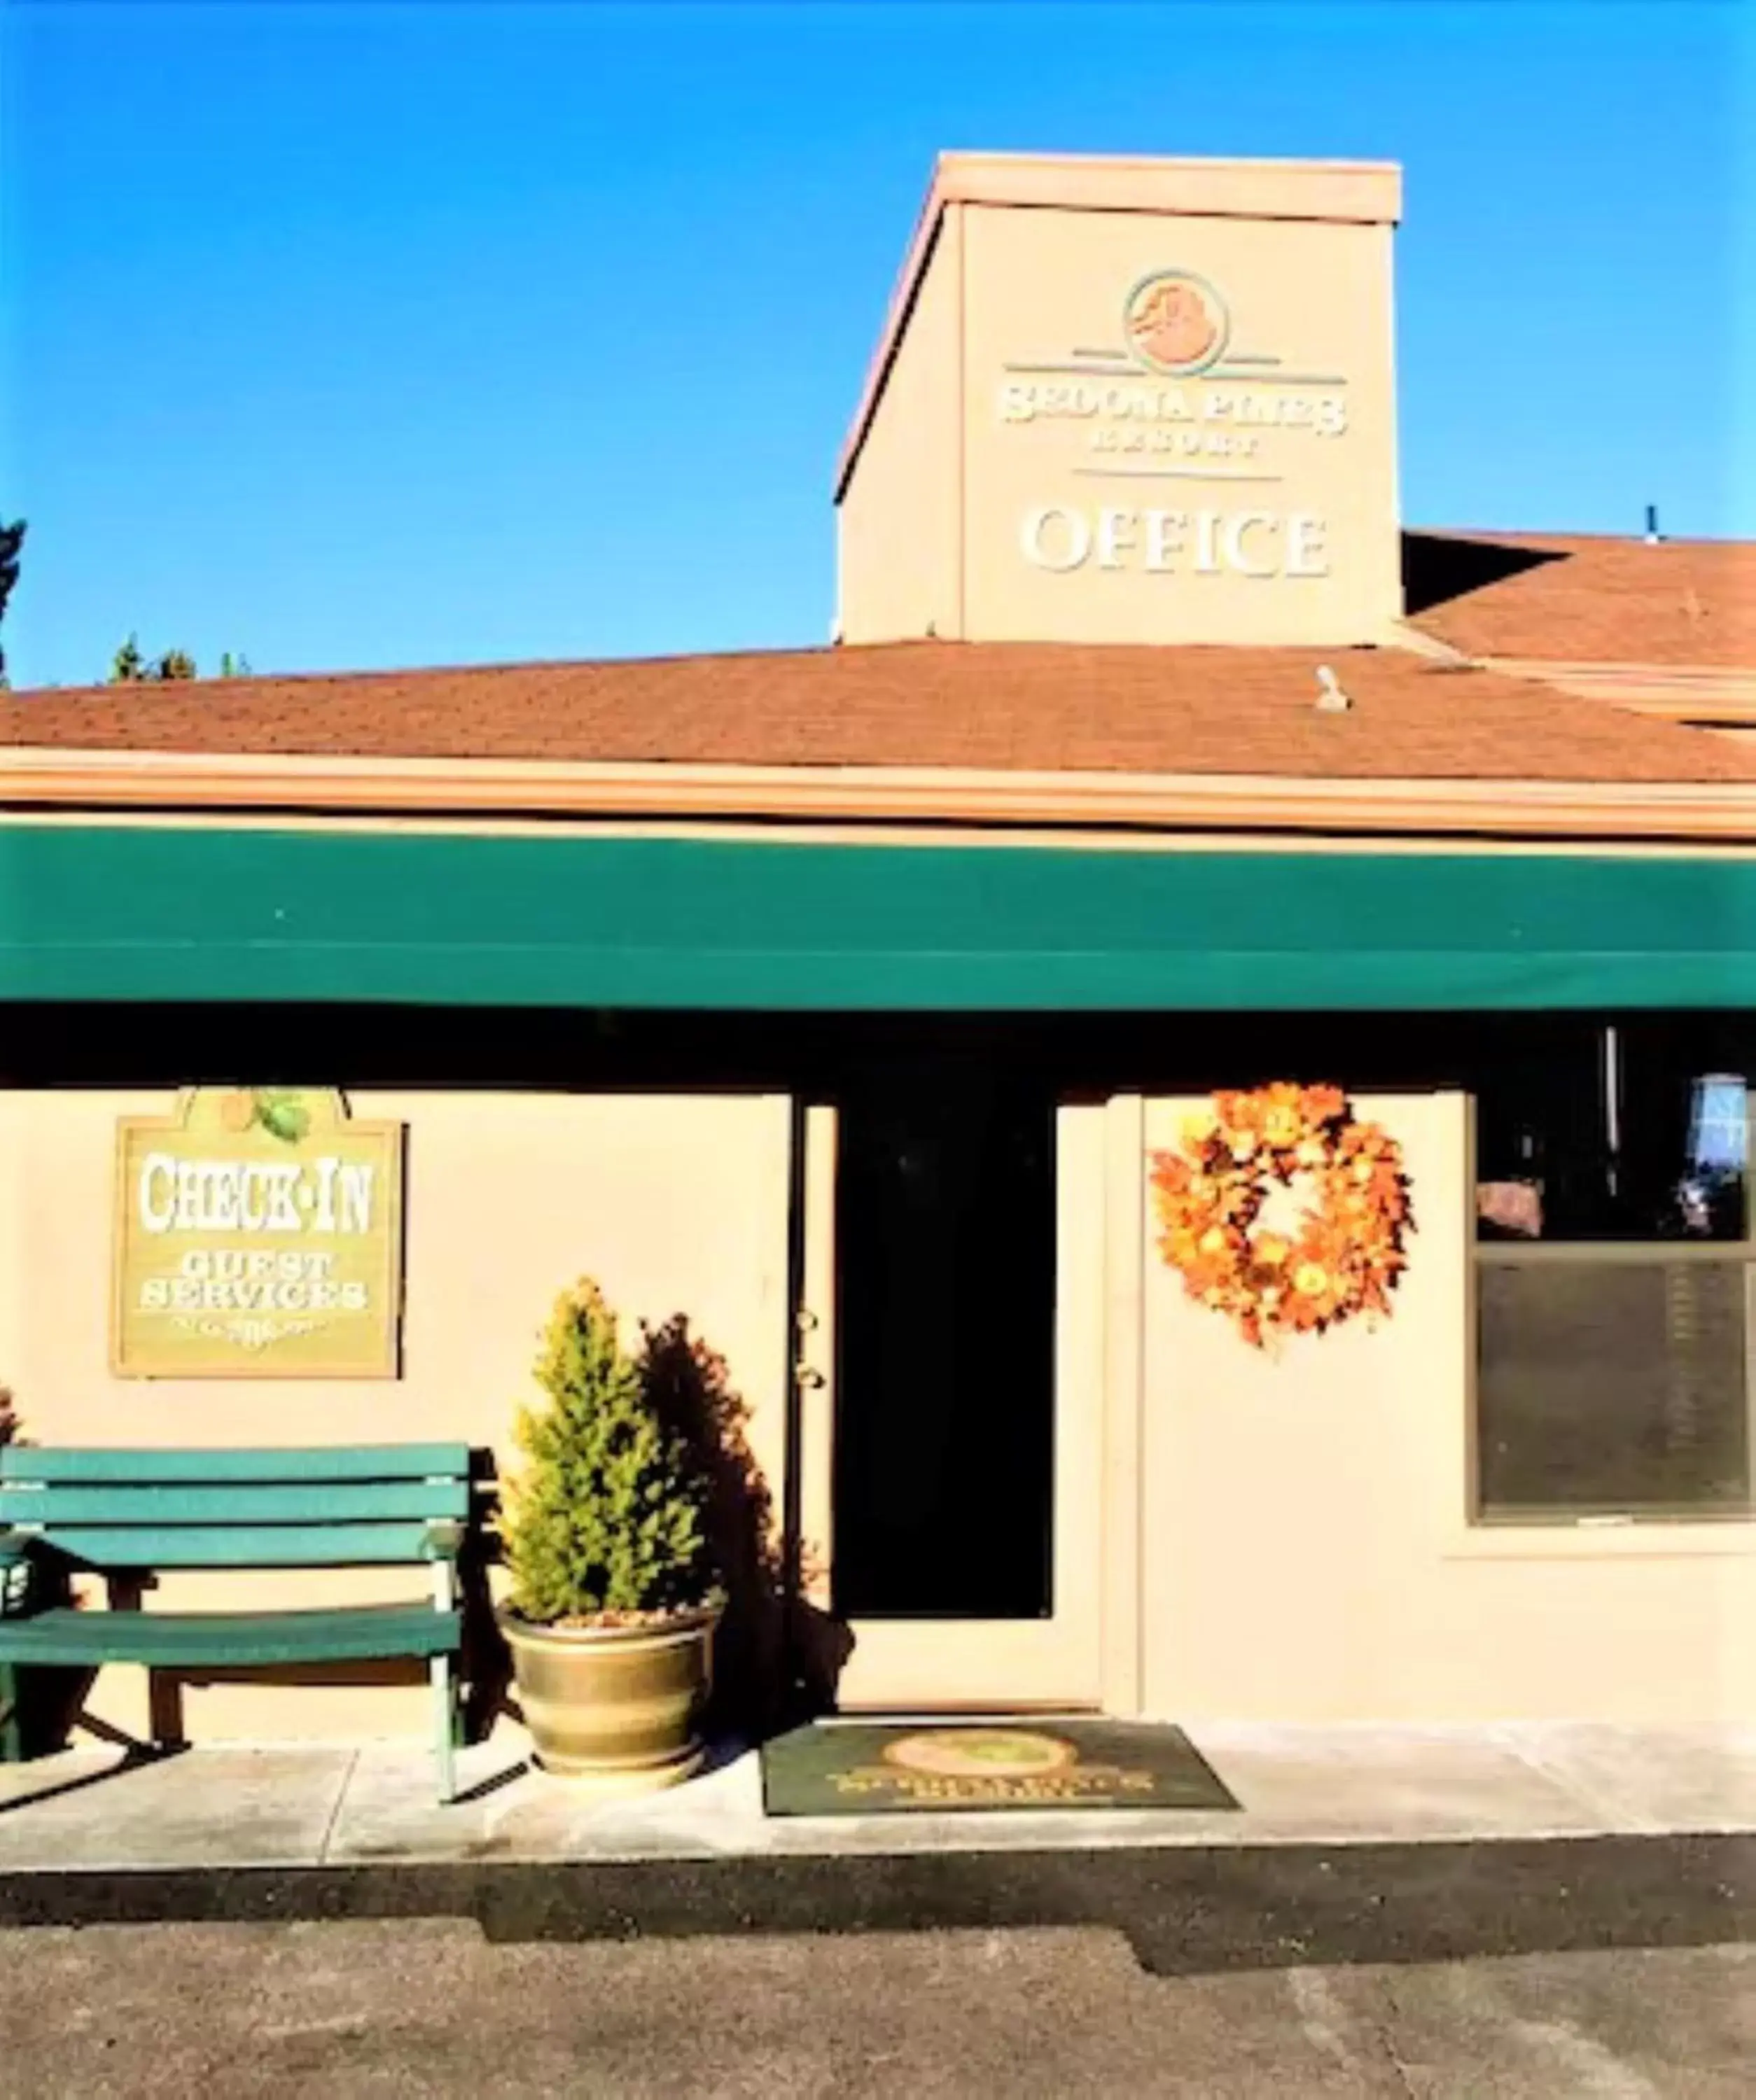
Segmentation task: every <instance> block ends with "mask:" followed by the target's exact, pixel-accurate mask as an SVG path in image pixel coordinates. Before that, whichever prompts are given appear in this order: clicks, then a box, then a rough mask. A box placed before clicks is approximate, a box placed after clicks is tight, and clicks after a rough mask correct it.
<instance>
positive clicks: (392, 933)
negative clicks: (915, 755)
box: [0, 823, 1756, 1010]
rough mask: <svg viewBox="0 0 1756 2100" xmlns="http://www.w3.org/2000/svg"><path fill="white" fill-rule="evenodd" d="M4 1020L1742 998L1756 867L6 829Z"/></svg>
mask: <svg viewBox="0 0 1756 2100" xmlns="http://www.w3.org/2000/svg"><path fill="white" fill-rule="evenodd" d="M0 999H129V1000H134V999H146V1000H185V999H187V1000H225V999H232V1000H266V999H283V1000H287V999H299V1000H356V1001H357V1000H366V1001H398V1002H420V1003H430V1004H447V1005H460V1004H462V1005H494V1006H501V1005H504V1006H593V1007H717V1008H752V1009H758V1008H783V1009H784V1008H935V1009H941V1010H944V1009H955V1008H967V1009H984V1008H985V1009H988V1010H995V1009H1007V1008H1012V1009H1020V1010H1024V1009H1035V1010H1042V1009H1051V1008H1085V1009H1100V1008H1188V1009H1201V1008H1297V1009H1306V1010H1313V1009H1325V1008H1328V1009H1340V1008H1374V1007H1375V1008H1458V1009H1467V1008H1519V1007H1638V1006H1674V1007H1756V860H1743V859H1736V858H1729V857H1727V858H1713V857H1711V856H1708V855H1701V854H1697V855H1695V856H1692V857H1691V856H1682V855H1679V856H1676V857H1672V856H1669V855H1657V854H1628V855H1623V856H1613V855H1608V854H1602V855H1589V856H1587V855H1575V854H1534V853H1532V854H1521V853H1499V852H1485V853H1479V854H1471V853H1458V852H1442V853H1426V852H1418V853H1408V852H1395V853H1392V852H1386V853H1370V852H1361V851H1352V850H1350V851H1347V852H1329V851H1322V850H1313V849H1305V850H1303V851H1301V850H1299V849H1296V848H1288V849H1285V850H1280V849H1277V850H1273V851H1261V852H1248V851H1236V850H1225V851H1213V850H1209V849H1206V848H1202V849H1189V850H1174V851H1158V850H1144V849H1143V850H1136V851H1130V850H1127V849H1115V848H1111V849H1103V850H1084V849H1079V848H1075V847H1072V846H1044V845H994V844H982V845H977V844H973V843H968V842H964V843H951V842H947V843H946V844H943V845H939V844H934V845H879V844H834V843H823V842H817V841H806V842H796V841H794V840H781V839H774V840H763V839H750V838H748V837H746V838H739V839H726V838H707V837H701V836H690V837H635V836H590V837H586V836H579V835H577V834H567V833H564V832H555V833H554V834H553V835H549V836H543V835H540V834H527V835H522V836H475V835H471V834H470V833H468V832H447V833H443V834H441V833H435V832H425V833H422V832H406V831H405V832H364V831H342V830H324V829H320V828H316V827H312V828H307V829H295V828H290V827H286V828H257V829H252V828H242V827H240V828H236V829H227V828H221V827H188V828H179V827H164V826H145V825H141V826H128V825H116V824H111V825H104V824H96V823H94V824H90V825H69V824H38V823H15V824H10V825H7V826H6V827H4V828H0Z"/></svg>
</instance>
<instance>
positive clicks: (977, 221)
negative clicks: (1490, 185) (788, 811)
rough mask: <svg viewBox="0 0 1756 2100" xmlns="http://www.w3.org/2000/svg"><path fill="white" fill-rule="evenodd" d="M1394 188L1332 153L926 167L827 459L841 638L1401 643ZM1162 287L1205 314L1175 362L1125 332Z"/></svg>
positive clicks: (1384, 175) (1377, 173)
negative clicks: (869, 371) (1202, 307)
mask: <svg viewBox="0 0 1756 2100" xmlns="http://www.w3.org/2000/svg"><path fill="white" fill-rule="evenodd" d="M952 163H955V165H952ZM1400 193H1401V185H1400V181H1399V179H1397V176H1396V171H1395V170H1392V169H1378V170H1358V169H1355V170H1348V169H1341V168H1337V167H1335V166H1330V165H1324V164H1321V163H1283V164H1273V163H1228V162H1224V161H1214V162H1207V163H1202V162H1135V163H1127V164H1123V163H1108V162H1104V161H1092V162H1088V163H1079V162H1076V161H1056V160H1054V159H1053V158H1052V157H1046V158H1040V159H1039V158H1036V157H1019V158H1018V159H1017V160H1016V161H1013V160H1008V161H1005V162H1004V165H999V164H997V163H996V164H994V165H989V164H988V163H986V162H981V161H971V162H970V163H969V164H968V165H964V161H963V160H962V159H961V158H960V157H951V162H943V161H942V164H941V169H940V174H939V179H938V183H936V186H935V188H934V191H933V194H932V196H929V202H928V213H927V219H926V221H925V222H924V223H926V224H929V225H933V224H936V225H937V226H938V237H937V240H936V241H934V243H933V245H931V246H930V247H929V248H928V249H926V250H925V253H926V256H927V260H926V262H925V263H924V274H923V275H920V276H917V277H911V275H910V271H912V270H914V269H915V268H916V263H915V261H914V258H913V257H912V256H911V262H910V263H909V265H908V266H907V267H906V268H905V272H904V277H903V280H902V285H901V286H900V287H899V290H898V302H897V307H896V310H895V312H896V318H894V319H893V323H892V324H891V327H890V329H889V330H888V331H887V334H886V337H885V344H884V345H883V346H881V349H880V363H879V365H878V367H877V369H878V371H879V372H880V373H882V374H883V375H884V376H883V382H882V385H881V386H877V387H876V390H875V389H874V388H872V387H871V386H869V387H868V394H867V399H866V400H865V401H864V402H863V404H862V408H861V412H860V414H859V416H858V417H857V419H856V422H855V426H854V432H853V434H852V436H851V438H850V441H849V448H848V452H847V455H846V461H845V477H846V479H845V487H844V488H843V491H842V493H841V497H840V511H839V517H840V542H839V564H838V568H839V576H840V629H841V632H842V634H843V637H844V638H845V640H847V641H848V642H882V641H889V640H894V639H899V638H905V637H920V636H923V635H925V634H927V633H929V632H930V633H937V634H938V635H939V636H941V637H946V638H952V637H955V638H960V639H964V640H970V641H983V642H995V641H1046V642H1187V643H1195V642H1206V643H1229V644H1234V645H1240V646H1252V645H1254V646H1263V645H1276V644H1285V645H1305V646H1346V645H1348V644H1357V643H1383V642H1389V641H1391V640H1392V638H1393V637H1394V633H1395V625H1396V621H1397V620H1399V618H1400V616H1401V609H1402V593H1401V573H1400V540H1399V531H1398V527H1399V517H1398V503H1397V494H1396V393H1395V373H1394V368H1393V342H1392V335H1393V326H1392V238H1393V232H1394V226H1395V222H1396V217H1397V215H1398V214H1399V211H1400V209H1401V204H1400ZM935 214H937V217H935ZM1166 273H1170V274H1171V275H1173V276H1176V277H1178V278H1179V279H1180V280H1183V281H1184V282H1185V284H1188V283H1191V282H1193V283H1196V284H1199V285H1202V286H1204V287H1205V289H1204V291H1203V292H1202V295H1201V296H1202V298H1203V299H1205V300H1206V301H1207V310H1208V312H1209V315H1210V316H1211V318H1212V319H1213V320H1214V322H1215V330H1214V333H1213V336H1212V347H1211V350H1210V351H1207V353H1205V354H1204V355H1200V356H1198V357H1195V358H1193V359H1191V360H1187V362H1186V368H1185V367H1179V368H1176V369H1174V370H1172V369H1167V368H1166V367H1165V366H1164V365H1163V364H1158V365H1154V364H1153V363H1152V362H1151V361H1150V360H1149V356H1148V355H1147V353H1146V351H1145V347H1143V345H1142V343H1141V342H1136V340H1135V339H1134V338H1133V337H1132V334H1131V330H1130V327H1129V325H1128V323H1129V317H1130V315H1131V314H1135V315H1136V318H1137V312H1136V309H1134V308H1133V307H1132V306H1131V299H1132V295H1133V294H1134V293H1136V292H1137V291H1140V290H1141V288H1142V287H1143V286H1147V285H1149V284H1150V282H1151V281H1152V280H1155V279H1158V278H1159V277H1162V276H1164V275H1165V274H1166ZM911 288H912V296H911ZM886 356H888V362H885V358H886Z"/></svg>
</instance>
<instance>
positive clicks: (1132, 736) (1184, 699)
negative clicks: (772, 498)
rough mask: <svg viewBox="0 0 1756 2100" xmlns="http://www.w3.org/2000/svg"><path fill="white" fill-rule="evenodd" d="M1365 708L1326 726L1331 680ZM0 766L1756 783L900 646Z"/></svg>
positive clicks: (1239, 659)
mask: <svg viewBox="0 0 1756 2100" xmlns="http://www.w3.org/2000/svg"><path fill="white" fill-rule="evenodd" d="M1320 661H1321V662H1326V663H1328V664H1330V665H1332V666H1333V668H1334V669H1335V672H1336V673H1337V675H1338V677H1339V680H1340V682H1341V684H1342V686H1343V688H1344V689H1345V690H1346V691H1347V692H1348V695H1350V696H1351V698H1352V701H1353V706H1352V709H1351V711H1350V712H1347V713H1341V714H1335V713H1320V712H1317V708H1316V706H1315V701H1316V699H1317V690H1318V689H1317V664H1318V663H1319V662H1320ZM0 743H7V744H13V745H61V746H83V747H87V748H91V747H97V748H123V749H138V750H143V751H147V750H153V751H178V752H315V753H325V752H327V753H333V752H355V753H360V754H362V755H367V756H382V757H429V758H454V759H470V758H475V757H498V758H530V759H555V760H576V761H593V760H595V761H624V762H638V761H649V762H651V761H673V762H683V761H693V762H695V763H705V764H721V765H916V766H950V767H960V768H973V769H988V768H995V769H1025V770H1033V771H1035V770H1064V769H1065V770H1101V771H1135V772H1152V773H1227V774H1287V775H1293V776H1303V777H1307V778H1320V777H1329V778H1339V777H1348V776H1355V777H1359V778H1377V779H1422V778H1449V779H1458V778H1463V779H1470V778H1480V779H1521V778H1528V779H1539V780H1586V781H1591V780H1603V781H1642V780H1645V781H1692V780H1693V781H1743V780H1749V781H1752V782H1756V752H1752V751H1749V750H1747V749H1745V748H1740V747H1739V746H1737V745H1736V744H1735V743H1733V742H1732V740H1731V739H1728V738H1724V737H1719V736H1715V735H1712V734H1710V733H1709V732H1706V731H1703V730H1692V729H1684V728H1680V727H1676V726H1672V725H1670V724H1669V723H1665V722H1660V721H1652V720H1648V719H1646V718H1644V717H1639V716H1636V715H1633V714H1629V713H1624V712H1621V711H1620V710H1618V709H1617V708H1613V707H1609V706H1607V705H1604V704H1601V703H1599V702H1596V701H1592V700H1582V699H1572V698H1569V697H1568V696H1567V695H1564V694H1560V693H1556V692H1554V691H1551V690H1546V689H1544V688H1542V687H1540V686H1535V685H1532V684H1529V683H1525V682H1521V681H1519V680H1516V679H1513V678H1509V677H1503V676H1501V675H1498V674H1497V673H1492V672H1488V671H1482V670H1476V669H1470V668H1462V669H1459V668H1452V667H1450V666H1449V665H1447V664H1442V663H1435V662H1432V661H1430V660H1427V659H1425V658H1423V657H1421V656H1419V655H1415V654H1414V653H1412V652H1409V651H1401V650H1335V651H1317V650H1299V649H1221V648H1138V647H1120V646H1111V647H1081V646H1056V645H1047V644H1036V643H1021V642H992V643H988V642H984V643H960V642H899V643H894V644H888V645H884V646H870V647H862V648H847V649H822V650H809V651H796V652H775V653H772V654H765V655H723V656H709V655H703V656H684V657H673V658H656V659H647V660H638V661H633V662H611V663H578V664H509V665H505V666H498V667H494V668H480V669H459V670H430V671H398V672H385V673H368V674H359V675H342V676H333V677H332V676H324V677H287V678H266V677H265V678H245V679H226V680H211V681H201V682H195V683H188V684H179V685H169V686H123V687H115V686H99V687H97V688H95V689H88V690H79V691H73V690H60V691H46V692H41V693H34V694H33V693H20V694H14V695H7V696H4V697H3V698H0Z"/></svg>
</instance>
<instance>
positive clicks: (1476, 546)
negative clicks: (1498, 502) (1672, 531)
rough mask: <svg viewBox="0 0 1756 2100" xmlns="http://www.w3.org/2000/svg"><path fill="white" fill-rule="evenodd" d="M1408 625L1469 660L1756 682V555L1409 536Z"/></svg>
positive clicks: (1672, 546) (1719, 547)
mask: <svg viewBox="0 0 1756 2100" xmlns="http://www.w3.org/2000/svg"><path fill="white" fill-rule="evenodd" d="M1404 549H1405V575H1406V576H1407V579H1408V585H1409V613H1410V618H1411V620H1413V621H1414V624H1415V625H1416V626H1418V627H1419V628H1421V629H1423V630H1424V631H1425V632H1426V633H1428V634H1432V635H1435V636H1436V637H1438V638H1439V639H1440V640H1441V641H1442V642H1448V643H1449V645H1450V646H1452V647H1453V648H1454V649H1461V650H1462V651H1463V652H1464V653H1465V654H1466V655H1471V656H1508V657H1513V658H1518V657H1524V658H1529V659H1531V660H1538V659H1543V660H1549V661H1557V660H1559V661H1564V662H1569V663H1576V664H1664V665H1699V666H1702V667H1707V666H1736V667H1738V668H1745V669H1750V670H1756V543H1753V542H1751V541H1749V540H1661V541H1660V542H1659V543H1658V544H1657V545H1656V546H1648V545H1646V543H1645V542H1644V541H1643V540H1621V539H1608V538H1594V537H1591V536H1586V535H1583V534H1577V533H1573V534H1563V533H1551V532H1494V533H1489V532H1467V533H1465V532H1445V533H1438V532H1408V533H1405V535H1404Z"/></svg>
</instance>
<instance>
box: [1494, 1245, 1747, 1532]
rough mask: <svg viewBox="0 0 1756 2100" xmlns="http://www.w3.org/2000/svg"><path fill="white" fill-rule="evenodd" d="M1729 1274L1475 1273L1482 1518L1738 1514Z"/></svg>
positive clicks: (1498, 1266) (1740, 1479)
mask: <svg viewBox="0 0 1756 2100" xmlns="http://www.w3.org/2000/svg"><path fill="white" fill-rule="evenodd" d="M1746 1277H1747V1270H1746V1267H1745V1264H1743V1263H1741V1262H1734V1261H1727V1262H1723V1263H1722V1262H1718V1261H1713V1260H1708V1261H1703V1260H1699V1259H1694V1260H1674V1261H1670V1262H1666V1261H1665V1260H1662V1259H1659V1260H1652V1261H1650V1262H1647V1261H1630V1260H1598V1261H1591V1260H1582V1261H1578V1262H1573V1261H1567V1260H1560V1261H1557V1260H1533V1261H1524V1262H1520V1261H1517V1260H1505V1259H1504V1258H1500V1259H1493V1258H1485V1259H1483V1260H1481V1262H1480V1265H1479V1271H1478V1277H1477V1283H1478V1297H1479V1305H1480V1370H1479V1377H1478V1386H1477V1415H1476V1437H1477V1445H1478V1453H1479V1460H1480V1504H1481V1513H1482V1514H1483V1515H1485V1516H1490V1517H1491V1516H1493V1515H1497V1514H1499V1515H1512V1514H1517V1515H1530V1514H1533V1513H1535V1512H1540V1511H1566V1512H1567V1513H1568V1514H1569V1515H1579V1514H1583V1513H1586V1512H1590V1511H1604V1512H1609V1513H1619V1512H1626V1513H1629V1514H1630V1515H1638V1514H1641V1513H1645V1514H1649V1515H1660V1514H1663V1513H1665V1512H1667V1511H1674V1512H1679V1513H1710V1512H1714V1511H1727V1512H1731V1511H1744V1510H1746V1509H1748V1508H1749V1500H1750V1498H1749V1482H1750V1471H1749V1458H1750V1451H1749V1414H1750V1408H1749V1360H1748V1339H1747V1335H1746V1321H1747V1317H1748V1311H1747V1298H1748V1286H1747V1282H1746Z"/></svg>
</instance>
